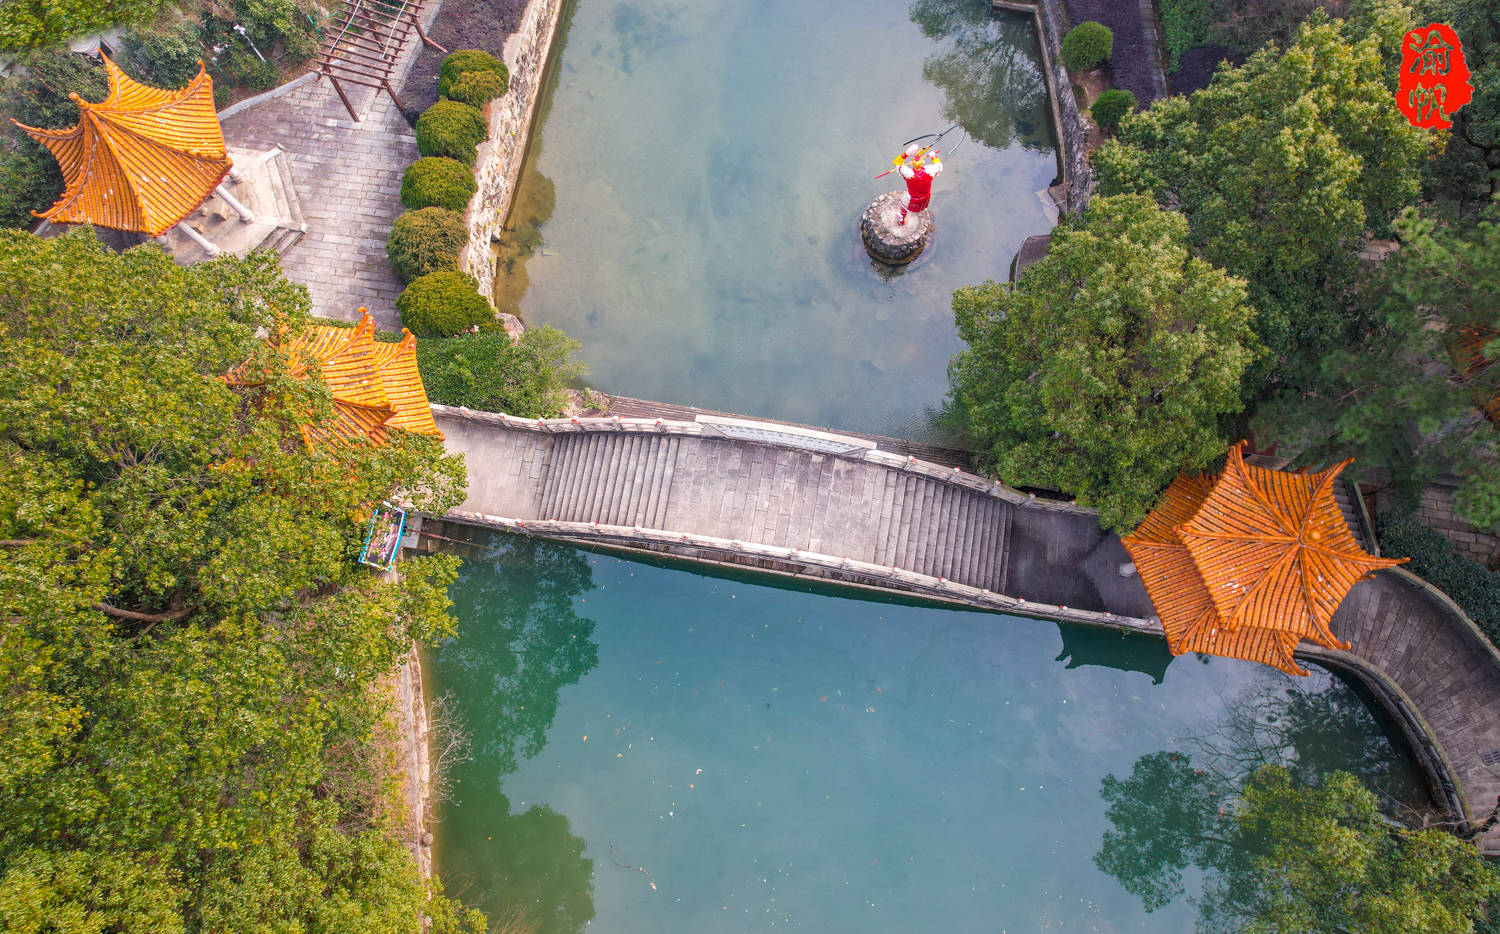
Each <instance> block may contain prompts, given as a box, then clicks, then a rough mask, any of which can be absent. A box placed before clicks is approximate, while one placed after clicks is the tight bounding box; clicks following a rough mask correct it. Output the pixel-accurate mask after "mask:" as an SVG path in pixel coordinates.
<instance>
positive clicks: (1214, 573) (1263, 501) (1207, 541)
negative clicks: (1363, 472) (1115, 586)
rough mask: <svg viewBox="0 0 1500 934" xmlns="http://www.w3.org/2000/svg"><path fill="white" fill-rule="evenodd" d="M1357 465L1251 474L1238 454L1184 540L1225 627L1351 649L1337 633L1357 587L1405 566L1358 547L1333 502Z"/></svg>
mask: <svg viewBox="0 0 1500 934" xmlns="http://www.w3.org/2000/svg"><path fill="white" fill-rule="evenodd" d="M1348 464H1349V462H1348V461H1344V462H1343V463H1342V464H1338V465H1336V466H1334V467H1331V468H1329V469H1328V470H1324V471H1321V472H1319V473H1314V474H1300V473H1296V474H1294V473H1286V472H1285V471H1281V470H1267V469H1266V468H1264V467H1252V466H1250V465H1249V464H1246V463H1245V460H1244V458H1243V457H1242V456H1241V455H1240V448H1239V445H1235V446H1234V447H1232V448H1230V450H1229V459H1228V461H1227V462H1226V463H1225V464H1224V473H1223V474H1222V475H1221V476H1220V477H1219V479H1218V481H1217V482H1216V483H1215V484H1214V489H1213V492H1211V493H1209V495H1208V498H1207V499H1205V500H1204V501H1203V505H1202V506H1200V507H1199V508H1198V511H1197V512H1196V513H1195V514H1194V515H1193V518H1192V521H1190V522H1188V523H1186V524H1184V525H1183V526H1181V527H1180V528H1178V530H1177V535H1178V537H1179V538H1181V539H1182V543H1183V544H1184V545H1186V546H1187V550H1188V552H1189V553H1191V554H1192V556H1193V563H1194V564H1195V565H1196V566H1197V568H1198V573H1200V574H1202V575H1203V582H1204V584H1205V585H1207V587H1208V594H1209V597H1210V598H1212V599H1213V601H1214V607H1215V609H1217V610H1218V611H1219V617H1220V619H1222V620H1223V621H1224V623H1225V628H1227V629H1230V630H1237V629H1239V628H1240V627H1241V626H1259V627H1261V628H1263V629H1285V630H1289V631H1291V632H1295V633H1296V634H1297V635H1298V636H1299V637H1301V638H1304V639H1311V640H1313V641H1314V642H1318V643H1320V644H1322V645H1326V646H1328V647H1330V648H1337V649H1347V648H1348V647H1349V644H1348V643H1347V642H1342V641H1340V640H1339V639H1338V637H1336V636H1335V635H1334V634H1333V631H1332V630H1331V629H1329V628H1328V624H1329V620H1331V619H1332V618H1333V612H1334V610H1336V609H1338V606H1339V604H1340V603H1342V602H1343V600H1344V597H1345V596H1347V595H1348V593H1349V589H1350V588H1351V587H1353V586H1354V584H1355V582H1356V581H1358V580H1359V579H1360V578H1362V577H1364V576H1365V575H1366V574H1368V573H1370V572H1371V571H1374V570H1377V569H1379V568H1385V567H1390V566H1391V565H1394V564H1400V563H1401V560H1399V559H1393V558H1377V557H1375V556H1373V555H1371V554H1369V553H1368V552H1366V551H1365V550H1364V549H1363V548H1361V547H1360V546H1359V543H1358V542H1356V541H1355V540H1354V535H1353V533H1351V532H1350V531H1349V525H1348V523H1346V522H1345V521H1344V514H1343V513H1342V512H1340V511H1339V506H1338V503H1337V502H1335V501H1334V498H1333V481H1334V479H1335V478H1336V477H1337V476H1338V475H1339V473H1340V472H1341V471H1343V469H1344V468H1345V467H1346V466H1348Z"/></svg>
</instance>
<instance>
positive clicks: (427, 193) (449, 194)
mask: <svg viewBox="0 0 1500 934" xmlns="http://www.w3.org/2000/svg"><path fill="white" fill-rule="evenodd" d="M478 190H479V186H478V185H476V184H475V182H474V173H473V172H471V171H470V170H469V168H468V166H466V165H464V164H463V163H462V162H458V161H456V160H454V159H444V158H442V157H440V156H428V157H426V158H422V159H418V160H417V161H416V162H413V163H412V164H411V165H409V166H407V167H406V174H404V175H402V176H401V203H402V204H404V205H406V208H407V210H409V211H416V210H420V209H422V208H432V207H438V208H447V209H448V210H450V211H459V212H462V211H464V210H465V209H466V208H467V207H468V206H469V199H470V198H472V197H474V192H476V191H478Z"/></svg>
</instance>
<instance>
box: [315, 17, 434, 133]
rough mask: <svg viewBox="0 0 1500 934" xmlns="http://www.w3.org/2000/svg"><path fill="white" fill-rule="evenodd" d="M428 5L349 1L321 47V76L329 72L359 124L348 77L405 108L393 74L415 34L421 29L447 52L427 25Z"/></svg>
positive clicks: (427, 41) (423, 37)
mask: <svg viewBox="0 0 1500 934" xmlns="http://www.w3.org/2000/svg"><path fill="white" fill-rule="evenodd" d="M425 6H426V0H343V5H342V7H341V8H340V10H339V12H338V13H337V14H335V15H334V17H333V22H332V24H331V25H330V26H329V27H328V29H327V31H326V32H325V33H324V39H323V42H322V44H321V45H319V46H318V55H317V65H316V68H317V72H318V76H319V77H320V78H321V77H324V76H326V77H327V78H328V79H329V80H330V81H332V82H333V89H334V90H335V91H337V92H338V95H339V100H341V101H343V102H344V107H345V109H347V110H348V111H349V116H350V117H351V118H352V119H353V120H354V121H355V122H356V123H358V122H359V114H357V113H355V112H354V105H353V104H352V103H350V102H349V95H348V94H347V93H346V92H345V91H344V85H343V83H342V82H348V83H349V84H357V85H361V86H363V87H367V88H374V89H375V91H376V93H379V92H380V91H382V90H384V91H385V92H386V93H387V94H389V95H390V96H391V100H392V101H394V102H395V103H396V106H397V107H398V108H399V107H401V98H399V97H397V96H396V89H395V88H394V87H392V86H391V75H392V73H393V72H394V71H395V69H396V60H397V59H398V58H399V57H400V56H401V52H402V50H403V49H405V48H406V42H407V40H408V39H410V38H411V34H412V33H413V32H415V33H416V34H417V36H418V37H419V38H420V39H421V40H422V42H423V43H424V44H426V45H429V46H432V47H433V48H435V49H437V50H438V51H439V52H443V53H445V54H446V53H447V51H448V50H447V49H445V48H443V47H442V46H441V45H438V44H437V43H436V42H434V41H432V39H431V38H429V37H428V35H427V33H426V32H424V31H423V29H422V22H421V13H422V9H423V7H425Z"/></svg>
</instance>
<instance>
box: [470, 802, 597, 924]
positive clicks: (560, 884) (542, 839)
mask: <svg viewBox="0 0 1500 934" xmlns="http://www.w3.org/2000/svg"><path fill="white" fill-rule="evenodd" d="M497 794H498V793H497ZM496 810H497V811H499V812H500V813H501V814H502V815H503V816H502V817H500V818H499V819H498V820H496V819H493V818H487V819H486V821H485V826H484V829H485V830H486V831H489V833H488V834H487V835H486V836H487V839H486V840H485V842H484V844H483V845H482V846H478V847H476V848H474V850H473V851H472V852H471V853H470V854H469V856H468V858H467V862H468V863H469V866H470V871H469V872H468V873H467V875H466V877H465V878H464V880H463V882H464V885H463V886H462V891H463V897H464V898H465V900H466V901H470V902H473V903H475V904H478V905H479V906H480V907H481V908H482V909H483V910H484V911H485V913H486V915H488V916H489V917H490V918H491V919H496V918H505V917H513V916H514V917H520V918H521V919H523V920H524V924H523V925H521V926H519V929H520V930H524V931H526V932H528V934H578V932H579V931H582V930H583V927H584V925H586V924H588V923H589V921H591V920H593V917H594V861H593V860H591V859H588V858H586V857H585V856H584V855H583V848H584V842H583V839H582V838H580V837H576V836H574V835H573V833H572V828H571V827H570V826H569V825H568V819H567V818H566V817H564V816H563V815H561V814H559V813H557V812H556V811H554V810H552V809H551V808H550V807H547V806H546V805H543V804H536V805H532V806H531V807H530V808H528V809H527V810H526V811H525V812H524V813H521V814H512V813H510V801H509V800H508V799H507V798H506V797H505V796H504V795H499V801H498V802H497V808H496ZM470 893H473V894H470ZM476 896H477V897H476Z"/></svg>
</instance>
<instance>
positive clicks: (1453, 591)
mask: <svg viewBox="0 0 1500 934" xmlns="http://www.w3.org/2000/svg"><path fill="white" fill-rule="evenodd" d="M1376 527H1377V529H1378V530H1379V537H1380V553H1381V555H1382V556H1384V557H1387V558H1410V559H1411V561H1410V563H1408V564H1407V565H1406V566H1405V567H1406V569H1407V570H1408V571H1411V572H1412V573H1413V574H1415V575H1417V576H1418V577H1420V578H1422V579H1423V580H1425V581H1427V582H1428V583H1429V584H1431V585H1432V586H1434V587H1436V588H1437V589H1439V590H1441V591H1442V592H1443V593H1445V594H1447V595H1448V596H1450V597H1452V598H1453V602H1454V603H1457V604H1458V605H1459V606H1461V607H1463V611H1464V612H1465V613H1467V614H1469V618H1470V619H1472V620H1473V621H1474V622H1475V623H1477V624H1478V626H1479V628H1480V629H1482V630H1484V634H1485V635H1486V636H1489V638H1490V641H1491V642H1493V643H1495V644H1496V645H1500V573H1496V572H1495V571H1491V570H1488V569H1486V568H1485V567H1483V566H1482V565H1479V564H1476V563H1474V562H1473V561H1470V560H1469V559H1468V558H1465V557H1464V556H1463V555H1462V554H1460V553H1459V551H1458V549H1457V548H1454V547H1453V543H1452V542H1450V541H1448V539H1446V538H1444V537H1443V535H1442V533H1441V532H1438V531H1436V530H1434V529H1429V528H1427V527H1426V526H1425V525H1419V524H1418V523H1417V522H1415V521H1414V520H1412V519H1411V518H1409V517H1407V516H1403V515H1400V514H1399V513H1394V512H1386V513H1381V514H1380V521H1379V522H1377V523H1376Z"/></svg>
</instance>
